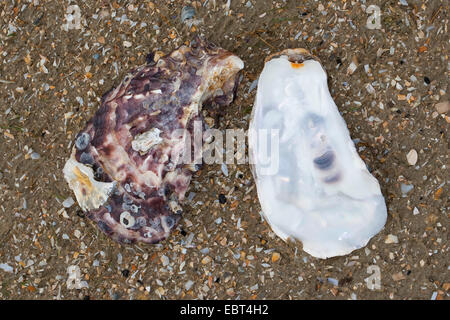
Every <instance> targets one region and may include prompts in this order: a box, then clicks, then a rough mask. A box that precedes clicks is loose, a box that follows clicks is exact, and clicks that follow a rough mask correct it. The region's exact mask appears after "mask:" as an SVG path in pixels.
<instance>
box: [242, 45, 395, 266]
mask: <svg viewBox="0 0 450 320" xmlns="http://www.w3.org/2000/svg"><path fill="white" fill-rule="evenodd" d="M261 129H262V130H267V131H270V130H273V129H274V130H275V131H274V132H277V133H278V137H279V143H278V144H277V146H276V148H275V146H274V145H271V146H269V147H268V148H267V149H264V148H263V147H262V146H263V144H265V143H266V141H267V139H266V138H261V137H260V136H258V132H259V131H260V130H261ZM271 132H272V131H271ZM249 148H250V157H251V161H252V163H253V167H252V169H253V170H252V171H253V174H254V177H255V180H256V185H257V192H258V197H259V200H260V203H261V207H262V210H263V212H264V215H265V217H266V219H267V221H268V223H269V224H270V225H271V227H272V229H273V230H274V232H275V233H276V234H277V235H278V236H280V237H281V238H283V239H284V240H287V239H288V238H292V239H296V240H300V241H301V242H302V244H303V250H305V251H306V252H308V253H309V254H311V255H313V256H315V257H319V258H328V257H334V256H339V255H345V254H348V253H350V252H351V251H353V250H355V249H358V248H360V247H363V246H365V245H366V244H367V242H368V241H369V239H370V238H371V237H373V236H374V235H375V234H377V233H378V232H379V231H380V230H381V229H382V228H383V226H384V224H385V222H386V217H387V210H386V205H385V201H384V198H383V195H382V194H381V190H380V186H379V184H378V181H377V180H376V179H375V178H374V177H373V176H372V175H371V174H370V173H369V171H368V170H367V167H366V165H365V164H364V162H363V161H362V160H361V158H360V157H359V155H358V153H357V152H356V149H355V146H354V143H353V141H352V140H351V138H350V134H349V131H348V129H347V126H346V123H345V121H344V119H343V118H342V117H341V115H340V114H339V111H338V108H337V106H336V104H335V103H334V101H333V99H332V97H331V95H330V93H329V90H328V86H327V76H326V73H325V71H324V69H323V68H322V66H321V64H320V62H319V61H318V59H317V58H316V57H314V56H312V55H311V54H309V52H308V51H306V50H304V49H288V50H285V51H282V52H280V53H278V54H275V55H272V56H270V57H269V58H268V59H267V60H266V64H265V66H264V69H263V71H262V73H261V75H260V77H259V81H258V88H257V94H256V101H255V105H254V107H253V112H252V119H251V123H250V130H249ZM275 149H277V150H276V152H277V153H276V154H277V156H276V157H274V156H272V154H271V157H269V160H268V161H266V162H264V161H265V159H266V160H267V154H266V153H264V151H265V150H272V151H273V150H275ZM274 167H276V170H275V171H274V170H272V169H273V168H274ZM268 168H271V170H267V169H268ZM269 171H270V172H269Z"/></svg>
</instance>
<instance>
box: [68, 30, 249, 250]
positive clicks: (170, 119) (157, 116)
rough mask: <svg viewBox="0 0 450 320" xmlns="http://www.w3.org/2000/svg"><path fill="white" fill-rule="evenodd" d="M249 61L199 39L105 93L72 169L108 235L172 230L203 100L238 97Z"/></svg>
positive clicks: (145, 238) (90, 211)
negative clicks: (189, 142) (189, 139)
mask: <svg viewBox="0 0 450 320" xmlns="http://www.w3.org/2000/svg"><path fill="white" fill-rule="evenodd" d="M243 66H244V64H243V62H242V60H241V59H239V58H238V57H237V56H236V55H233V54H232V53H231V52H228V51H226V50H224V49H222V48H219V47H216V46H214V45H212V44H210V43H208V42H206V41H204V40H202V39H200V38H197V39H196V40H195V41H193V43H192V44H191V46H190V47H188V46H181V47H180V48H179V49H177V50H175V51H173V52H172V53H170V54H168V55H166V56H164V57H162V58H160V59H159V60H158V61H157V62H153V61H150V62H149V63H148V64H147V65H144V66H141V67H138V68H136V69H134V70H133V71H131V72H130V73H129V74H128V75H126V76H125V78H124V80H123V81H122V82H121V83H120V84H119V85H118V86H117V87H116V88H113V89H112V90H110V91H109V92H108V93H107V94H105V95H104V96H103V98H102V101H101V106H100V108H99V109H98V111H97V112H96V113H95V115H94V117H93V118H92V119H91V120H90V121H89V122H88V123H87V125H86V127H85V128H84V129H83V130H82V131H81V132H80V133H79V134H78V135H77V137H76V139H75V144H74V147H73V150H72V154H71V157H70V159H69V160H68V161H67V162H66V165H65V167H64V177H65V179H66V180H67V182H68V183H69V187H70V188H71V189H72V190H73V191H74V193H75V196H76V198H77V201H78V203H79V205H80V207H81V208H82V209H83V210H84V211H86V212H87V214H86V215H87V216H88V217H89V218H90V219H92V220H93V221H95V222H97V225H98V227H99V228H100V229H101V230H102V231H103V232H105V233H106V234H108V235H109V236H110V237H112V238H113V239H115V240H118V241H121V242H125V243H131V242H135V241H142V242H147V243H155V242H158V241H160V240H162V239H164V238H166V237H167V236H168V235H169V233H170V231H171V230H172V229H173V228H174V227H175V226H176V224H177V222H178V221H179V219H180V214H181V212H182V208H181V206H180V205H179V202H180V201H182V200H183V199H184V194H185V192H186V190H187V188H188V186H189V182H190V178H191V175H192V170H191V169H190V168H189V166H186V164H185V163H183V161H182V158H183V155H184V153H185V152H186V153H187V152H191V151H190V150H187V148H186V143H185V141H186V139H185V138H186V136H187V135H188V134H191V133H192V131H193V121H194V119H198V120H201V115H200V113H199V111H200V110H201V107H202V103H203V102H205V101H207V100H209V101H216V100H217V103H219V104H221V105H227V104H229V103H231V102H232V100H233V97H234V94H235V90H236V86H237V82H238V76H237V75H238V72H239V70H241V69H242V68H243ZM194 156H195V155H194ZM192 160H195V159H192Z"/></svg>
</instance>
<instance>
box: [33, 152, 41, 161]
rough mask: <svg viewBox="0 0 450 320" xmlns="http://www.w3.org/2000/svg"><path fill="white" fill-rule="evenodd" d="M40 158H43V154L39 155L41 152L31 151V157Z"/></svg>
mask: <svg viewBox="0 0 450 320" xmlns="http://www.w3.org/2000/svg"><path fill="white" fill-rule="evenodd" d="M40 158H41V156H40V155H39V153H37V152H32V153H31V159H33V160H37V159H40Z"/></svg>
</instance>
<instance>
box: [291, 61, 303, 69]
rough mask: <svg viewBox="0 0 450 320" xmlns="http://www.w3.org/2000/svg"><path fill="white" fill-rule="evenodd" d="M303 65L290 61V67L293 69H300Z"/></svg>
mask: <svg viewBox="0 0 450 320" xmlns="http://www.w3.org/2000/svg"><path fill="white" fill-rule="evenodd" d="M303 66H304V64H303V63H297V62H291V67H292V68H294V69H300V68H301V67H303Z"/></svg>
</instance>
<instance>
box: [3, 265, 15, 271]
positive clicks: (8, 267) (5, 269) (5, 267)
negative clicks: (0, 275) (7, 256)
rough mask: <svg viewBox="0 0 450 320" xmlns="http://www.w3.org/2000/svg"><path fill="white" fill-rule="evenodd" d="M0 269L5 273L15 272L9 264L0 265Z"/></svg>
mask: <svg viewBox="0 0 450 320" xmlns="http://www.w3.org/2000/svg"><path fill="white" fill-rule="evenodd" d="M0 269H1V270H3V271H5V272H13V271H14V269H13V267H11V266H10V265H9V264H6V263H0Z"/></svg>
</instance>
